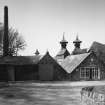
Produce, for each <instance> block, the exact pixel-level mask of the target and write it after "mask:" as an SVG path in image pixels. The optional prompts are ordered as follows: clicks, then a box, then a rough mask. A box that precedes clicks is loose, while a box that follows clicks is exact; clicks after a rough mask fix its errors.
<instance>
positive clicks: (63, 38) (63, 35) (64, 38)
mask: <svg viewBox="0 0 105 105" xmlns="http://www.w3.org/2000/svg"><path fill="white" fill-rule="evenodd" d="M63 40H65V32H63Z"/></svg>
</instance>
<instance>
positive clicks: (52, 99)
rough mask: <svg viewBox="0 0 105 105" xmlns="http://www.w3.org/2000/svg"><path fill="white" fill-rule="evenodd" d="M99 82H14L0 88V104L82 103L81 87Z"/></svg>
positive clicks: (104, 83) (72, 104)
mask: <svg viewBox="0 0 105 105" xmlns="http://www.w3.org/2000/svg"><path fill="white" fill-rule="evenodd" d="M95 84H96V85H105V82H104V81H101V82H98V81H95V82H90V81H89V82H52V83H51V82H45V83H39V82H37V83H31V82H25V83H13V84H10V86H8V87H4V88H3V87H2V88H0V105H81V95H80V91H81V88H82V87H84V86H87V85H89V86H90V85H95Z"/></svg>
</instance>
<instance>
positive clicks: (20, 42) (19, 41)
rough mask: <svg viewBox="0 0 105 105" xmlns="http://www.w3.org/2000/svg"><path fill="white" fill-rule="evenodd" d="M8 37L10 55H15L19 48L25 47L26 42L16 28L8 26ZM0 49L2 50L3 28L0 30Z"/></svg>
mask: <svg viewBox="0 0 105 105" xmlns="http://www.w3.org/2000/svg"><path fill="white" fill-rule="evenodd" d="M8 38H9V55H10V56H17V55H18V52H19V51H20V50H24V49H25V47H26V42H25V40H24V38H23V37H22V35H21V34H20V33H19V32H18V31H17V30H15V29H13V28H9V32H8ZM0 51H1V52H3V28H2V29H1V30H0Z"/></svg>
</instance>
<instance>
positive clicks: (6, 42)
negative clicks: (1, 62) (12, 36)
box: [3, 6, 9, 56]
mask: <svg viewBox="0 0 105 105" xmlns="http://www.w3.org/2000/svg"><path fill="white" fill-rule="evenodd" d="M8 50H9V39H8V7H7V6H5V7H4V36H3V56H8V55H9V51H8Z"/></svg>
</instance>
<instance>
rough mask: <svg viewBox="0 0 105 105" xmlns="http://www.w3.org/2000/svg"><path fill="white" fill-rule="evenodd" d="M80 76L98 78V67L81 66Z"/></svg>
mask: <svg viewBox="0 0 105 105" xmlns="http://www.w3.org/2000/svg"><path fill="white" fill-rule="evenodd" d="M80 78H85V79H90V78H91V79H98V78H99V69H98V67H81V68H80Z"/></svg>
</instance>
